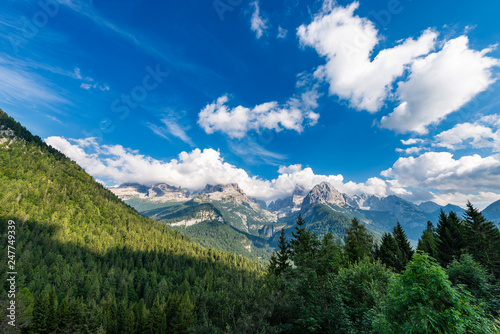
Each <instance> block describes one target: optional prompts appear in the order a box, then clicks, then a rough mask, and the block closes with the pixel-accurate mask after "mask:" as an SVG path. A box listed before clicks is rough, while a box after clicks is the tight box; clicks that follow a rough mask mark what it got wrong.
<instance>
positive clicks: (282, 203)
mask: <svg viewBox="0 0 500 334" xmlns="http://www.w3.org/2000/svg"><path fill="white" fill-rule="evenodd" d="M306 195H307V191H306V190H305V189H304V187H302V186H297V187H295V189H294V191H293V193H292V195H291V196H288V197H285V198H279V199H277V200H276V201H274V202H271V203H270V204H269V206H268V208H267V209H268V210H269V211H271V212H274V213H276V214H277V215H278V216H287V215H289V214H291V213H293V212H296V211H300V208H301V206H302V202H303V201H304V197H305V196H306Z"/></svg>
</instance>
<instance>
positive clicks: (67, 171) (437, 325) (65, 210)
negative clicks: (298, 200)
mask: <svg viewBox="0 0 500 334" xmlns="http://www.w3.org/2000/svg"><path fill="white" fill-rule="evenodd" d="M0 134H1V135H0V188H1V191H0V233H1V245H2V247H1V248H2V252H3V254H5V255H4V257H3V259H2V261H0V279H1V282H2V284H1V285H0V286H1V289H0V304H1V309H2V318H1V320H0V332H1V333H107V334H121V333H200V334H201V333H498V332H500V321H499V318H500V232H499V229H498V227H497V226H496V225H495V224H494V223H492V222H490V221H488V220H487V219H485V218H484V216H483V215H482V214H481V212H480V211H479V210H478V209H477V208H475V207H474V205H473V204H471V203H467V210H466V212H465V214H464V215H463V217H458V216H457V215H456V214H455V213H453V212H450V213H449V214H445V213H444V212H441V214H440V216H439V220H438V221H437V222H434V223H433V222H429V223H428V224H427V228H426V229H425V231H424V232H423V234H422V236H421V237H420V239H419V240H418V247H417V249H416V250H414V249H412V247H411V246H410V242H409V240H408V238H407V236H406V233H405V231H404V228H403V226H401V224H399V223H398V222H394V223H395V226H394V228H393V230H392V231H391V232H390V233H385V234H384V235H383V236H382V238H381V240H380V242H376V241H375V240H374V239H373V237H372V234H370V233H369V232H368V231H367V229H366V227H365V225H364V224H363V223H362V222H360V221H358V219H356V218H353V219H352V220H351V221H350V222H349V224H347V225H348V226H346V230H345V234H346V237H345V238H344V240H343V243H342V244H341V243H339V242H338V239H337V238H336V237H335V236H334V235H333V234H331V233H326V234H325V235H324V236H322V237H319V236H318V235H316V234H315V233H314V232H311V231H310V230H308V229H306V227H307V222H306V221H305V220H304V219H303V218H302V216H300V215H299V217H298V219H297V221H296V226H295V227H294V231H293V233H292V235H291V237H290V236H287V234H286V233H285V231H282V232H281V234H280V238H279V241H278V247H277V249H276V251H275V252H274V253H273V255H272V256H271V260H270V262H269V263H268V264H265V265H263V264H259V263H257V262H254V261H251V260H249V259H247V258H245V257H243V256H241V255H234V254H231V253H227V252H221V251H216V250H212V249H210V248H205V247H202V246H201V245H199V244H198V243H196V242H194V241H192V240H191V239H189V238H188V237H186V236H184V235H183V234H182V233H180V232H178V231H175V230H173V229H171V228H169V227H167V226H166V225H164V224H162V223H159V222H157V221H155V220H153V219H151V218H147V217H145V216H142V215H140V214H139V213H137V211H135V210H134V209H133V208H132V207H130V206H128V205H127V204H125V203H124V202H122V201H121V200H120V199H118V198H117V197H116V196H115V195H114V194H112V193H111V192H110V191H108V190H107V189H106V188H105V187H104V186H103V185H101V184H100V183H98V182H96V181H95V180H94V179H93V178H92V177H91V176H90V175H88V174H87V173H86V172H85V171H84V170H83V169H82V168H81V167H79V166H78V165H77V164H76V163H75V162H73V161H71V160H70V159H68V158H67V157H65V156H64V155H63V154H61V153H60V152H58V151H57V150H55V149H53V148H51V147H49V146H47V145H46V144H45V143H44V142H43V141H42V140H41V139H40V138H39V137H37V136H33V135H32V134H31V133H29V132H28V131H27V130H26V129H25V128H24V127H23V126H22V125H20V124H19V123H17V122H16V121H15V120H14V119H12V118H11V117H9V116H8V115H7V114H6V113H4V112H3V111H1V110H0ZM12 226H15V228H14V229H13V228H12ZM12 230H15V234H13V233H9V231H12ZM8 245H11V246H13V247H15V257H14V258H13V259H14V261H15V271H16V272H17V274H16V282H15V284H16V296H15V305H16V326H15V327H14V326H11V325H9V323H8V320H9V318H8V317H7V315H8V312H9V311H8V310H7V308H8V307H9V303H10V300H11V299H10V298H9V289H10V283H9V281H8V278H9V277H10V276H9V274H8V273H9V272H10V271H11V269H10V268H9V267H8V266H9V262H8V260H9V258H8V256H7V254H8V252H7V249H8ZM10 260H12V259H10Z"/></svg>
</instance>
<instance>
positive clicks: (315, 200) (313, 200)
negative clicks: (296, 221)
mask: <svg viewBox="0 0 500 334" xmlns="http://www.w3.org/2000/svg"><path fill="white" fill-rule="evenodd" d="M346 199H347V196H346V195H344V194H342V193H340V192H339V191H338V190H337V189H335V188H334V187H333V186H332V185H331V184H330V183H328V182H325V181H323V182H321V183H320V184H318V185H316V186H314V188H312V190H311V191H310V192H309V193H308V194H307V196H306V197H305V198H304V201H303V202H302V209H306V208H309V207H311V206H312V205H314V204H332V205H337V206H343V205H346V204H347V201H346Z"/></svg>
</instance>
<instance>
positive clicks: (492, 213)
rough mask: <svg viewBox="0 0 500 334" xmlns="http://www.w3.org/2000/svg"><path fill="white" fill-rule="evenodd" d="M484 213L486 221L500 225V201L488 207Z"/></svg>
mask: <svg viewBox="0 0 500 334" xmlns="http://www.w3.org/2000/svg"><path fill="white" fill-rule="evenodd" d="M482 213H483V215H484V217H486V219H488V220H491V221H492V222H494V223H500V200H498V201H496V202H493V203H491V204H490V205H488V206H487V207H486V208H485V209H484V210H483V212H482Z"/></svg>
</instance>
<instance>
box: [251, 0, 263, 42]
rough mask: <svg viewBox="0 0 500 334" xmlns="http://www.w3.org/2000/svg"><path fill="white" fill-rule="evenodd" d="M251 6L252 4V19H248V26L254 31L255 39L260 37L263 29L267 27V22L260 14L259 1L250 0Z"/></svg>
mask: <svg viewBox="0 0 500 334" xmlns="http://www.w3.org/2000/svg"><path fill="white" fill-rule="evenodd" d="M252 6H254V12H253V14H252V19H251V21H250V27H251V28H252V31H254V32H255V37H257V39H259V38H261V37H262V35H263V34H264V31H265V30H266V29H267V24H266V21H267V20H265V19H264V18H262V16H261V15H260V8H259V2H258V1H257V0H256V1H254V2H252Z"/></svg>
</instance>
